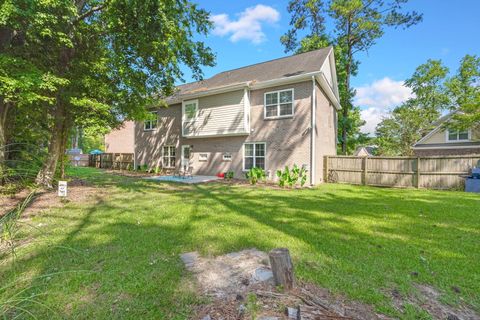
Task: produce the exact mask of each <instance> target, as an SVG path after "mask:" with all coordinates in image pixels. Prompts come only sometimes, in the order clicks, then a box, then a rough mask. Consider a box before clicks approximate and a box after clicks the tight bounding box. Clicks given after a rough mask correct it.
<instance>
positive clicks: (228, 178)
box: [223, 171, 234, 180]
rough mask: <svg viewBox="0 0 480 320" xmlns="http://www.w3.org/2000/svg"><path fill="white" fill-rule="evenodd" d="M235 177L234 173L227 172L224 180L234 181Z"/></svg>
mask: <svg viewBox="0 0 480 320" xmlns="http://www.w3.org/2000/svg"><path fill="white" fill-rule="evenodd" d="M233 176H234V173H233V171H227V172H225V175H224V176H223V178H224V179H225V180H232V179H233Z"/></svg>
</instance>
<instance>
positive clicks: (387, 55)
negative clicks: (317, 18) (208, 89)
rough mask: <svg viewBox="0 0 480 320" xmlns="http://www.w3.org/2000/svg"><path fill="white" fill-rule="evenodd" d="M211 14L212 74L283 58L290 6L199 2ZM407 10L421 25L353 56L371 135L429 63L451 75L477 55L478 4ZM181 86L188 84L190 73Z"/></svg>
mask: <svg viewBox="0 0 480 320" xmlns="http://www.w3.org/2000/svg"><path fill="white" fill-rule="evenodd" d="M197 2H198V3H199V5H200V6H201V7H203V8H205V9H206V10H208V11H210V12H211V15H212V20H213V21H214V22H215V25H216V28H215V29H214V30H213V31H212V33H211V34H210V35H209V36H208V37H207V38H206V39H205V42H206V43H207V44H208V45H209V46H210V47H211V48H212V49H213V50H214V51H215V52H216V54H217V65H216V66H215V67H213V68H205V69H204V72H205V77H206V78H208V77H210V76H212V75H214V74H215V73H218V72H221V71H225V70H229V69H234V68H238V67H242V66H245V65H249V64H253V63H258V62H262V61H266V60H270V59H275V58H279V57H282V56H286V55H289V54H286V53H285V52H284V49H283V46H282V45H281V44H280V40H279V38H280V36H281V35H282V34H284V33H285V32H286V31H287V30H288V28H289V21H290V15H289V14H288V12H287V11H286V6H287V2H288V1H272V0H264V1H262V0H256V1H255V0H247V1H214V0H203V1H200V0H199V1H197ZM406 9H408V10H416V11H418V12H420V13H423V22H421V23H420V24H418V25H416V26H413V27H411V28H409V29H406V30H403V29H387V30H386V32H385V35H384V36H383V37H382V38H381V39H379V40H378V42H377V44H375V45H374V46H373V47H372V49H371V50H370V51H369V52H368V53H362V54H360V55H358V56H357V58H358V59H359V60H360V62H361V64H360V69H359V74H358V76H356V77H355V78H354V79H352V85H353V86H354V87H356V88H357V97H356V103H357V104H358V105H359V106H360V107H361V108H362V117H363V118H364V119H365V120H366V121H367V125H366V126H365V127H364V128H363V130H364V131H365V132H373V130H374V128H375V125H376V123H377V122H378V121H379V120H380V119H381V117H382V116H384V115H385V113H386V112H387V111H388V110H389V109H391V108H392V107H394V106H395V105H398V104H400V103H401V102H402V101H404V100H405V99H407V98H408V97H409V95H410V92H409V90H408V89H407V88H405V87H404V86H403V80H405V79H406V78H408V77H409V76H410V75H411V74H412V73H413V71H414V70H415V68H416V67H417V66H418V65H420V64H422V63H424V62H425V61H426V60H427V59H430V58H432V59H441V60H442V61H443V62H444V64H445V65H446V66H448V67H449V68H450V69H451V71H452V72H453V71H455V70H456V69H457V67H458V62H459V60H460V59H461V58H462V57H463V56H464V55H465V54H467V53H468V54H477V55H479V54H480V34H479V31H480V18H479V13H480V0H458V1H450V0H410V2H409V3H408V5H407V6H406ZM185 74H186V76H185V80H186V81H187V82H190V81H192V80H193V79H191V78H190V76H189V73H188V71H186V72H185Z"/></svg>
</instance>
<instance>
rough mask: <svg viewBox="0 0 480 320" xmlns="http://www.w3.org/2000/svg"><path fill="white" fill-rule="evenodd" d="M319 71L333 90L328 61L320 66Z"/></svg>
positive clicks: (330, 67) (330, 68)
mask: <svg viewBox="0 0 480 320" xmlns="http://www.w3.org/2000/svg"><path fill="white" fill-rule="evenodd" d="M321 71H322V72H323V74H324V75H325V78H326V79H327V82H328V84H329V85H330V87H332V88H333V77H332V66H331V65H330V59H328V58H327V59H326V60H325V63H324V64H323V66H322V69H321Z"/></svg>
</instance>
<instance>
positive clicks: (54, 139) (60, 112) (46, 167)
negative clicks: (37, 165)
mask: <svg viewBox="0 0 480 320" xmlns="http://www.w3.org/2000/svg"><path fill="white" fill-rule="evenodd" d="M54 117H55V120H54V121H55V122H54V125H53V127H52V132H51V136H50V142H49V144H48V155H47V158H46V159H45V162H44V163H43V166H42V168H41V169H40V171H39V172H38V174H37V178H36V179H35V183H36V184H38V185H41V186H44V187H46V188H51V187H52V182H53V179H54V177H55V171H56V169H57V163H58V160H59V159H60V157H61V156H62V153H63V152H62V146H63V134H62V133H63V127H64V125H65V105H64V103H63V101H62V100H61V98H60V97H58V98H57V105H56V108H55V114H54Z"/></svg>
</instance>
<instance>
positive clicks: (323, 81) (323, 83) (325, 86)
mask: <svg viewBox="0 0 480 320" xmlns="http://www.w3.org/2000/svg"><path fill="white" fill-rule="evenodd" d="M316 79H317V81H318V83H319V84H320V87H322V89H323V91H324V92H325V93H326V94H327V98H328V99H329V100H330V101H331V102H332V103H333V105H334V106H335V108H336V109H337V110H341V109H342V106H341V105H340V101H338V99H337V97H336V95H335V93H334V92H333V90H332V88H331V87H330V85H329V84H328V81H327V79H326V78H325V75H324V74H323V73H322V72H321V73H320V74H319V75H317V76H316Z"/></svg>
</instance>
